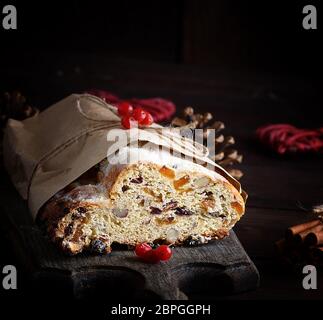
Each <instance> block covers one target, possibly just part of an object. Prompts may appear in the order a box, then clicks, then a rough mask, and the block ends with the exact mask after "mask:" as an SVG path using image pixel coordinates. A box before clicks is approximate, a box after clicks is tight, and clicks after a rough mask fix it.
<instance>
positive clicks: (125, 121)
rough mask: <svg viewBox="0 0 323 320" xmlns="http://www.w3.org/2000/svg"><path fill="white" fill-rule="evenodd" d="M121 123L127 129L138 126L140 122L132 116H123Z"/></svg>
mask: <svg viewBox="0 0 323 320" xmlns="http://www.w3.org/2000/svg"><path fill="white" fill-rule="evenodd" d="M121 124H122V126H123V127H124V128H126V129H130V128H133V127H137V126H138V122H137V121H136V120H135V119H134V118H133V117H131V116H124V117H122V119H121Z"/></svg>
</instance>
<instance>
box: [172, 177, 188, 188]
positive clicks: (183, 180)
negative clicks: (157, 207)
mask: <svg viewBox="0 0 323 320" xmlns="http://www.w3.org/2000/svg"><path fill="white" fill-rule="evenodd" d="M189 182H190V177H189V176H188V175H185V176H183V177H181V178H179V179H178V180H175V181H174V182H173V184H174V188H175V189H179V188H181V187H182V186H184V185H185V184H187V183H189Z"/></svg>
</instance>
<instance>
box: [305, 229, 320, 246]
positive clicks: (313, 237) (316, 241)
mask: <svg viewBox="0 0 323 320" xmlns="http://www.w3.org/2000/svg"><path fill="white" fill-rule="evenodd" d="M316 228H317V227H316ZM322 244H323V226H321V229H316V230H313V231H312V232H310V233H308V234H307V235H306V236H305V238H304V245H306V246H319V245H322Z"/></svg>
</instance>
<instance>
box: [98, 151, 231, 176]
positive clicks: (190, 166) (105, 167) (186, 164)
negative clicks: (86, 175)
mask: <svg viewBox="0 0 323 320" xmlns="http://www.w3.org/2000/svg"><path fill="white" fill-rule="evenodd" d="M139 162H150V163H154V164H157V165H160V166H167V167H169V168H173V169H176V170H178V171H191V172H197V173H201V174H204V175H207V176H209V177H211V178H212V179H215V180H222V181H227V179H226V178H224V177H223V176H222V175H220V174H218V173H217V172H215V171H211V170H209V169H207V168H205V167H203V166H202V165H200V164H197V163H194V162H192V161H189V160H186V159H183V158H180V157H176V156H174V155H172V154H170V153H169V152H167V151H165V150H156V149H153V148H147V147H141V148H138V147H131V146H130V147H125V148H122V149H120V150H119V152H118V153H117V154H113V155H112V156H110V157H108V159H107V161H103V162H102V163H101V165H100V170H101V171H102V172H103V174H104V176H108V174H109V172H110V170H111V169H112V168H114V169H115V168H117V167H119V166H120V167H124V166H125V165H127V164H133V163H139Z"/></svg>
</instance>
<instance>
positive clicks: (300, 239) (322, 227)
mask: <svg viewBox="0 0 323 320" xmlns="http://www.w3.org/2000/svg"><path fill="white" fill-rule="evenodd" d="M320 232H323V225H322V224H321V223H320V224H318V225H316V226H314V227H312V228H308V229H306V230H304V231H303V232H300V233H298V234H296V235H295V236H294V241H295V243H296V244H301V243H303V242H305V238H306V237H307V236H308V235H309V234H314V235H316V234H318V233H320ZM315 240H316V239H315V238H314V239H313V235H312V236H310V240H309V241H308V242H307V245H311V243H312V242H313V241H314V242H315ZM312 245H314V244H312Z"/></svg>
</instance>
